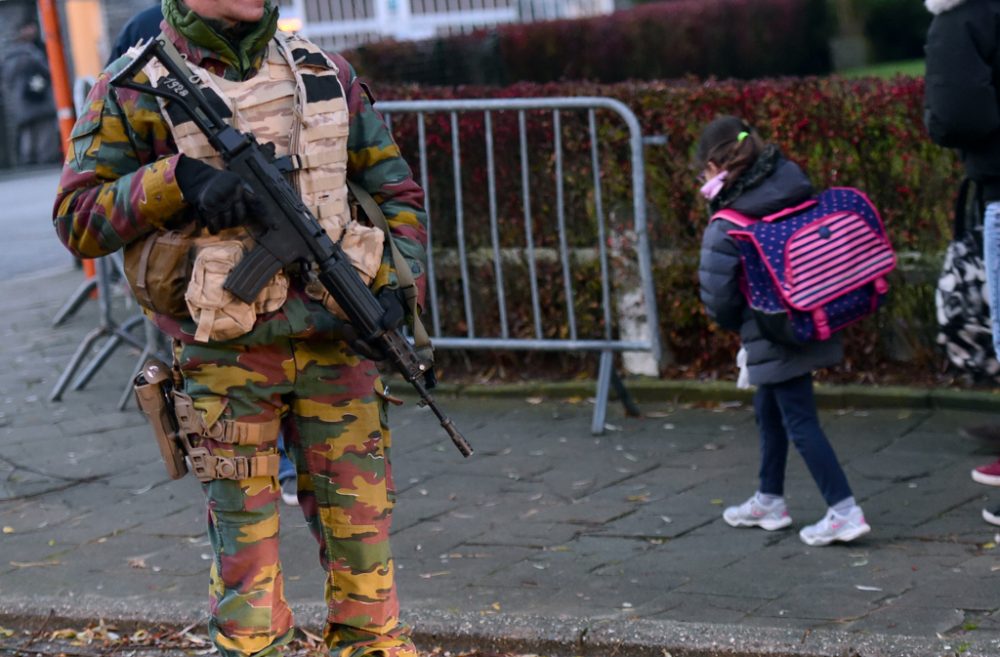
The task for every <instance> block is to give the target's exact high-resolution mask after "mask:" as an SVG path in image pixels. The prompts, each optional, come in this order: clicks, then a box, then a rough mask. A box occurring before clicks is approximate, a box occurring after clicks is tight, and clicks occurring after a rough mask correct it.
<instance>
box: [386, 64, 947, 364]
mask: <svg viewBox="0 0 1000 657" xmlns="http://www.w3.org/2000/svg"><path fill="white" fill-rule="evenodd" d="M376 92H377V94H378V96H379V97H380V98H385V99H388V98H392V99H404V98H435V99H447V98H474V97H535V96H581V95H593V96H609V97H613V98H617V99H619V100H621V101H623V102H624V103H625V104H626V105H628V106H629V107H631V108H632V110H633V111H634V112H635V113H636V115H637V116H638V118H639V121H640V123H641V125H642V128H643V132H644V134H647V135H665V136H666V137H667V142H666V144H665V145H657V146H649V147H647V149H646V152H645V164H646V172H647V176H646V186H647V197H648V199H647V200H648V203H649V214H650V216H651V217H652V218H654V220H653V223H652V225H651V238H652V243H653V247H654V249H656V250H657V254H658V257H657V258H656V260H657V263H658V264H657V270H656V279H657V294H658V305H659V308H660V317H659V321H660V329H661V331H662V334H663V336H664V338H665V341H666V343H667V346H668V347H669V350H670V351H671V352H672V353H673V355H674V357H675V358H676V362H675V364H674V365H673V367H672V370H671V372H672V373H674V374H678V373H680V374H683V373H685V372H687V373H689V374H692V375H694V374H697V375H699V376H716V375H719V374H725V375H728V374H729V372H730V371H731V368H732V359H733V355H734V353H735V351H734V348H735V339H734V338H733V337H732V336H731V335H728V334H721V333H720V332H718V331H717V330H716V329H715V328H714V327H713V326H711V324H710V323H709V322H708V321H707V319H706V317H705V316H704V314H703V312H702V310H701V305H700V303H699V301H698V298H697V283H696V280H697V277H696V266H697V259H698V248H699V245H700V236H701V232H702V230H703V228H704V226H705V222H706V213H705V207H704V204H703V202H702V201H701V200H700V199H699V198H698V197H697V195H696V187H697V184H696V183H695V180H694V176H693V172H692V171H691V169H690V164H689V162H690V156H691V152H692V149H693V145H694V143H695V140H696V139H697V136H698V134H699V132H700V130H701V128H702V127H703V126H704V125H705V123H707V122H708V121H710V120H711V119H712V118H713V117H714V116H716V115H718V114H721V113H730V114H737V115H740V116H743V117H745V118H746V119H747V120H748V121H750V122H751V123H752V124H754V125H755V126H757V127H758V128H759V129H760V131H761V132H762V133H763V135H764V136H765V137H766V138H767V139H770V140H773V141H775V142H777V143H778V144H779V145H780V146H781V148H782V149H783V150H784V152H785V153H786V154H787V155H788V156H789V157H790V158H792V159H793V160H795V161H797V162H798V163H800V164H801V165H802V166H803V167H804V168H805V169H806V170H807V171H808V173H809V174H810V175H811V177H812V179H813V181H814V183H815V184H816V186H817V187H820V188H822V187H826V186H831V185H850V186H856V187H858V188H860V189H862V190H864V191H866V192H867V193H868V194H869V196H870V197H871V198H872V200H873V201H874V203H875V204H876V206H877V207H878V208H879V209H880V210H881V212H882V215H883V218H884V220H885V222H886V226H887V228H888V231H889V235H890V237H891V239H892V241H893V243H894V245H895V247H896V249H897V251H898V252H899V253H900V255H901V262H903V263H904V264H903V266H901V267H900V270H899V271H898V272H897V273H896V274H895V275H894V277H893V280H892V282H893V283H894V285H893V291H892V292H891V293H890V297H889V302H888V305H887V307H886V308H885V310H884V311H883V312H881V313H880V314H879V315H878V316H877V317H876V318H874V319H871V320H870V321H867V322H864V323H862V324H859V325H857V326H855V327H852V329H850V331H849V340H848V354H849V356H848V359H847V361H846V363H845V366H844V368H843V370H842V372H841V374H840V376H841V377H845V378H848V379H850V380H862V381H883V382H890V381H896V380H900V379H902V380H912V379H913V377H914V376H922V375H926V376H930V377H936V376H937V373H938V371H939V369H940V364H941V358H940V357H939V355H938V353H937V350H936V348H935V346H934V344H933V335H934V329H935V327H934V318H933V312H934V310H933V283H934V279H935V271H936V267H937V263H938V260H939V258H940V254H941V252H942V251H943V248H944V246H945V245H946V243H947V240H948V234H949V230H950V210H951V206H952V199H953V197H954V193H955V190H956V189H957V186H958V183H959V180H960V178H961V167H960V164H959V162H958V160H957V158H956V156H955V154H954V153H953V152H951V151H948V150H946V149H941V148H938V147H936V146H934V145H933V144H931V143H930V142H929V141H928V139H927V137H926V135H925V131H924V127H923V124H922V118H921V115H922V105H923V80H922V79H920V78H910V77H898V78H896V79H893V80H888V81H886V80H879V79H874V78H870V79H860V80H847V79H842V78H839V77H832V78H803V79H791V78H784V79H773V80H762V81H752V82H741V81H734V80H729V81H717V80H709V81H706V82H700V81H697V80H693V79H689V80H684V81H680V82H675V83H664V82H648V83H621V84H613V85H598V84H592V83H565V84H546V85H538V84H518V85H513V86H510V87H505V88H502V89H497V88H494V87H462V88H458V89H456V88H420V87H416V86H395V87H393V86H385V85H382V86H381V87H379V88H377V89H376ZM376 107H377V105H376ZM507 114H508V113H497V114H496V115H495V116H494V117H493V126H494V141H495V143H496V154H497V160H498V163H499V162H503V161H505V160H504V158H505V157H506V158H510V159H509V161H510V162H516V158H517V148H518V144H517V131H516V120H515V117H514V116H512V115H511V116H507ZM461 117H462V118H461V121H460V123H459V130H460V133H461V135H462V143H463V151H462V159H463V168H464V173H463V177H464V179H465V181H466V184H465V186H464V189H463V197H464V207H465V208H466V217H465V220H466V235H467V236H470V240H471V241H470V243H469V248H470V249H474V248H481V247H484V246H486V245H487V244H488V242H487V237H486V236H487V235H488V231H489V228H488V223H487V221H488V219H487V217H486V214H485V213H484V212H483V211H482V210H481V209H482V208H485V207H487V198H486V185H485V184H484V180H485V173H484V166H483V164H482V147H481V146H477V144H481V143H482V141H483V121H482V116H481V115H480V114H476V115H471V116H466V115H461ZM598 117H599V121H598V123H599V131H600V135H601V140H602V143H603V144H604V146H603V152H604V153H605V155H609V156H610V157H612V158H613V159H614V161H615V162H617V165H616V166H606V167H605V168H604V172H603V176H604V177H603V183H602V190H603V194H604V197H605V203H606V205H607V206H608V207H612V208H614V207H617V208H625V209H627V208H629V207H630V202H631V199H630V198H629V190H630V189H631V185H630V175H631V171H630V167H629V164H628V162H629V160H628V149H627V144H626V142H627V133H626V132H625V131H624V130H622V128H621V125H620V122H619V121H616V120H613V117H611V116H610V114H606V113H599V114H598ZM574 120H576V119H572V118H570V117H569V116H567V117H565V118H564V119H563V127H564V131H565V133H566V134H567V135H569V134H570V133H571V132H572V131H571V130H570V127H571V125H572V122H573V121H574ZM579 120H580V121H582V120H583V119H582V118H581V119H579ZM551 121H552V118H551V114H550V113H532V114H531V115H530V120H529V126H528V138H529V144H530V149H531V158H530V159H531V162H532V167H533V170H532V175H539V176H541V175H549V174H548V173H547V172H546V171H545V170H544V169H545V167H549V166H551V148H552V137H551V133H550V130H551V127H550V126H551ZM393 125H394V129H395V131H396V134H397V139H398V141H399V143H400V145H401V148H403V150H404V153H405V155H406V157H407V158H408V159H409V161H410V162H411V163H414V166H416V163H417V162H418V155H417V152H416V142H415V134H416V126H415V122H414V121H412V120H410V121H408V120H404V118H403V117H402V116H399V117H393ZM426 130H427V134H428V140H429V145H430V150H429V152H428V157H429V162H428V164H429V170H430V171H431V172H432V175H431V182H430V184H429V188H430V189H429V192H430V198H431V205H432V216H433V217H434V238H435V244H436V246H438V247H441V246H449V245H453V244H454V230H453V229H451V228H449V225H450V224H452V223H453V222H452V221H451V219H452V215H453V210H452V205H451V204H452V203H453V194H454V191H453V189H452V186H453V183H452V180H451V178H450V172H451V159H450V158H451V141H450V140H451V137H450V122H449V119H448V116H447V115H429V116H428V117H427V125H426ZM467 145H468V146H467ZM563 147H564V149H565V152H566V158H565V159H566V161H565V179H566V184H567V191H566V199H565V203H566V205H567V214H568V215H569V216H570V217H573V218H574V220H575V221H578V222H582V223H581V224H580V225H584V224H586V223H587V222H591V223H592V222H593V207H592V205H591V199H589V198H588V197H587V192H586V191H584V190H585V189H586V187H587V186H588V185H589V181H590V173H589V150H588V149H589V144H588V143H587V141H586V140H585V139H579V140H577V141H573V140H572V139H570V137H569V136H567V137H566V139H565V140H564V143H563ZM497 185H498V187H497V196H498V199H499V200H498V204H499V216H500V222H501V223H500V229H501V234H502V235H512V236H513V235H515V234H517V231H518V230H522V231H523V228H519V226H520V225H521V222H522V220H521V210H520V194H521V187H520V172H519V170H518V169H517V168H516V166H514V165H512V166H510V167H504V166H502V165H500V170H499V172H498V180H497ZM574 191H575V192H576V193H574ZM533 194H534V196H533V200H532V203H533V211H534V213H535V214H536V223H535V226H534V228H535V231H536V232H535V235H534V238H535V241H536V244H539V245H542V246H544V245H546V244H547V243H548V244H552V243H553V239H554V238H553V235H552V231H551V223H550V225H549V226H548V227H547V230H546V228H545V227H544V226H543V224H544V222H545V217H549V218H551V213H552V209H553V208H554V207H555V202H556V200H555V199H554V197H553V192H551V191H548V192H546V191H544V190H540V191H537V192H533ZM477 209H478V210H477ZM505 222H506V223H505ZM476 236H479V237H476ZM477 240H478V241H477ZM546 240H548V242H546ZM571 240H572V237H571ZM516 243H520V244H522V245H523V244H524V241H523V239H521V238H520V237H518V238H517V239H514V240H513V242H512V244H516ZM571 246H572V244H571ZM664 254H666V255H664ZM575 273H576V275H577V276H578V278H579V279H580V286H583V285H584V281H590V280H592V277H593V272H592V271H589V270H587V268H585V267H583V268H580V269H579V271H577V272H575ZM553 281H555V282H553ZM550 282H553V284H552V285H548V286H547V287H546V288H545V290H543V294H544V295H547V296H545V307H546V309H547V310H548V309H549V308H550V307H551V308H558V307H559V305H560V303H561V302H562V301H563V300H562V298H561V296H560V295H561V289H560V285H559V284H558V274H557V273H555V272H553V274H552V281H550ZM439 285H440V286H441V288H442V289H443V290H450V292H452V293H457V292H458V290H457V289H451V288H449V287H448V286H452V287H454V283H453V282H449V281H446V280H441V281H439ZM549 288H551V289H549ZM594 294H595V295H596V290H595V291H594ZM492 301H493V300H492V299H485V298H484V299H483V301H482V304H477V308H484V309H485V310H484V312H483V313H482V315H481V316H477V321H480V322H482V323H483V324H482V326H483V327H485V326H487V325H489V323H490V322H495V318H494V317H492V316H491V315H490V312H492V311H490V310H489V307H490V304H491V303H492ZM577 303H578V313H579V314H586V313H588V312H590V313H593V316H594V317H597V314H596V312H595V308H599V304H598V303H597V300H596V299H595V298H586V296H585V295H584V298H578V299H577ZM449 312H450V313H451V314H449ZM553 312H554V311H553ZM597 320H599V317H597ZM597 320H595V321H596V323H592V326H593V327H597V328H599V321H597ZM513 321H514V323H515V325H516V328H515V334H518V333H517V331H520V330H522V329H524V330H526V331H529V332H530V328H531V326H530V324H531V322H530V319H529V318H524V317H519V318H514V320H513ZM587 321H590V320H587ZM442 322H443V324H444V326H445V328H446V330H447V331H449V332H450V333H451V334H455V332H456V331H458V332H460V331H462V330H463V328H464V325H463V324H462V322H464V317H462V316H461V309H460V308H452V309H450V310H448V309H446V310H445V314H444V315H443V316H442ZM553 325H554V326H558V325H559V323H558V322H554V324H553ZM553 330H557V329H553ZM901 361H903V364H901Z"/></svg>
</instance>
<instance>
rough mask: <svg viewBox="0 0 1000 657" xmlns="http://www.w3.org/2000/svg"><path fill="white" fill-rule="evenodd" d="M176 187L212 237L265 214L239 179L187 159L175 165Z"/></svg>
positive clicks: (256, 199)
mask: <svg viewBox="0 0 1000 657" xmlns="http://www.w3.org/2000/svg"><path fill="white" fill-rule="evenodd" d="M177 185H178V186H179V187H180V188H181V192H182V193H183V194H184V200H185V201H187V202H188V203H189V204H190V205H191V207H192V208H194V211H195V214H196V216H197V220H198V224H199V225H200V226H202V227H204V228H206V229H207V230H208V232H209V233H211V234H212V235H216V234H218V233H219V231H222V230H225V229H226V228H233V227H235V226H244V225H246V224H248V223H250V222H251V221H253V220H254V218H255V217H259V216H260V215H261V214H263V212H264V206H263V203H261V201H260V199H259V198H257V196H256V195H255V194H254V192H253V190H252V189H250V188H249V187H247V186H246V184H245V183H244V182H243V179H242V178H240V177H239V176H237V175H236V174H235V173H232V172H231V171H225V170H220V169H216V168H214V167H211V166H209V165H207V164H205V163H204V162H200V161H198V160H195V159H192V158H190V157H187V156H186V155H181V157H180V160H179V161H178V163H177Z"/></svg>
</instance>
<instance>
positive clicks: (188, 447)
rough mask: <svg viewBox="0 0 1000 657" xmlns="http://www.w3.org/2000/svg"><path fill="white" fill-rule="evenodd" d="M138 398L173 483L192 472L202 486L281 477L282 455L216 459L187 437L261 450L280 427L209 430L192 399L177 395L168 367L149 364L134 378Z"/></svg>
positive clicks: (229, 424)
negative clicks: (214, 482) (221, 481)
mask: <svg viewBox="0 0 1000 657" xmlns="http://www.w3.org/2000/svg"><path fill="white" fill-rule="evenodd" d="M134 389H135V398H136V401H137V402H138V403H139V408H140V409H142V412H143V413H144V414H145V415H146V417H147V418H148V419H149V423H150V425H152V427H153V436H154V437H155V438H156V444H157V446H158V447H159V448H160V455H161V456H162V457H163V462H164V464H166V466H167V474H169V475H170V478H171V479H180V478H181V477H183V476H184V475H185V474H187V472H188V468H189V465H190V468H191V469H192V470H194V474H195V477H197V478H198V481H200V482H202V483H205V482H209V481H212V480H213V479H249V478H251V477H277V476H278V470H279V467H280V456H279V455H278V454H262V455H257V456H215V455H213V454H212V453H211V452H210V451H209V450H208V449H207V448H205V447H204V446H201V445H199V446H198V447H195V446H193V445H192V444H191V440H190V438H189V436H191V435H195V436H201V437H202V438H209V439H211V440H214V441H216V442H220V443H229V444H234V445H263V444H267V443H270V442H274V441H276V440H277V439H278V433H279V432H280V430H281V423H280V420H279V419H278V418H274V419H273V420H271V421H269V422H237V421H233V420H219V421H217V422H215V423H214V424H212V425H211V426H205V423H204V420H203V418H202V416H201V414H200V413H199V412H198V411H197V409H195V407H194V402H193V401H192V400H191V397H189V396H188V395H186V394H184V393H183V392H180V391H179V390H174V385H173V377H172V376H171V371H170V367H169V366H168V365H167V364H165V363H163V362H162V361H159V360H156V359H151V360H149V361H147V362H146V364H145V365H144V366H143V368H142V371H141V372H139V374H138V376H136V377H135V382H134Z"/></svg>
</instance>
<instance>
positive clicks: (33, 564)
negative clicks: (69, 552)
mask: <svg viewBox="0 0 1000 657" xmlns="http://www.w3.org/2000/svg"><path fill="white" fill-rule="evenodd" d="M61 564H62V562H61V561H11V562H10V565H12V566H14V567H15V568H42V567H45V566H59V565H61Z"/></svg>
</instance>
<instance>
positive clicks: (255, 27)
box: [163, 0, 278, 79]
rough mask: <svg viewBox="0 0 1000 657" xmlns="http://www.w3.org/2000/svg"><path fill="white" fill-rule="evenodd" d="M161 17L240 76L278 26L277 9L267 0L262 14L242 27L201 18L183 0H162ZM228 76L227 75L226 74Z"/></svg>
mask: <svg viewBox="0 0 1000 657" xmlns="http://www.w3.org/2000/svg"><path fill="white" fill-rule="evenodd" d="M163 16H164V18H165V19H166V20H167V23H168V24H169V25H170V26H172V27H173V28H174V29H175V30H177V32H178V33H179V34H180V35H181V36H183V37H184V38H185V39H187V40H188V41H190V42H191V43H192V44H193V45H194V46H196V47H198V48H200V49H203V50H207V51H209V52H211V53H212V54H213V55H214V56H215V57H217V58H218V59H220V60H221V61H223V62H225V63H226V64H227V65H229V66H231V67H233V68H234V69H236V71H237V72H238V73H239V77H240V79H245V78H246V77H247V76H248V75H249V74H251V73H252V72H254V71H255V70H256V69H257V67H258V65H259V63H260V60H261V58H262V56H263V54H264V53H265V52H266V51H267V45H268V43H269V42H270V41H271V38H272V37H273V36H274V33H275V31H276V30H277V29H278V10H277V8H276V7H275V6H274V5H273V4H272V2H271V0H267V1H266V2H265V3H264V16H263V18H261V19H260V21H258V22H257V23H254V24H252V25H247V26H246V29H245V30H244V29H240V27H243V26H239V27H238V28H237V29H235V30H227V29H225V28H224V27H223V26H222V24H221V23H219V22H218V21H212V20H208V19H205V18H202V17H201V16H199V15H198V14H196V13H194V12H193V11H191V10H190V9H188V7H187V5H186V4H185V3H184V0H163ZM227 77H228V76H227Z"/></svg>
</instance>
